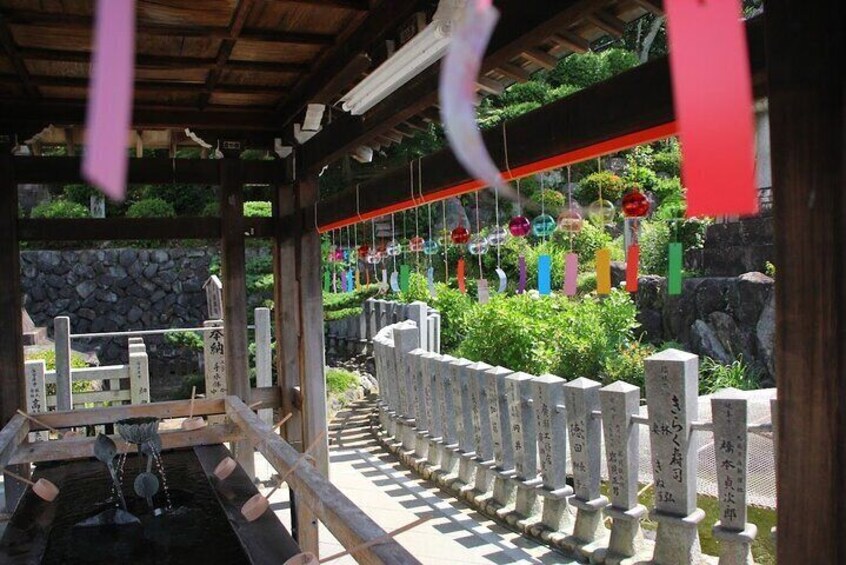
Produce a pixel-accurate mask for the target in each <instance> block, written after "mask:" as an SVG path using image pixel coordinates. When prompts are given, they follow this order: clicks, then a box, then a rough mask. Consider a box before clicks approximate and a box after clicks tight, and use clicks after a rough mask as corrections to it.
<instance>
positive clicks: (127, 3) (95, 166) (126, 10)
mask: <svg viewBox="0 0 846 565" xmlns="http://www.w3.org/2000/svg"><path fill="white" fill-rule="evenodd" d="M95 21H96V27H95V29H94V51H93V54H92V59H93V65H92V68H91V87H90V96H89V98H88V112H87V115H86V117H85V136H86V140H85V141H86V146H85V154H84V155H83V158H82V174H83V176H84V177H85V179H86V180H87V181H88V182H90V183H91V184H93V185H95V186H97V187H98V188H99V189H100V190H102V191H103V192H104V193H105V194H106V195H107V196H108V197H109V198H111V199H112V200H117V201H122V200H123V198H124V195H125V194H126V170H127V166H128V159H129V153H128V151H127V149H126V147H127V141H128V139H129V127H130V125H131V124H132V92H133V82H134V80H135V0H98V2H97V8H96V20H95Z"/></svg>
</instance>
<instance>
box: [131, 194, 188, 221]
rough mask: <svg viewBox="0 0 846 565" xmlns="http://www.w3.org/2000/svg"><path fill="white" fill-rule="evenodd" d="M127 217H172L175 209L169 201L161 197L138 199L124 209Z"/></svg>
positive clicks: (174, 215) (174, 214)
mask: <svg viewBox="0 0 846 565" xmlns="http://www.w3.org/2000/svg"><path fill="white" fill-rule="evenodd" d="M126 217H127V218H174V217H176V210H174V209H173V205H172V204H170V203H169V202H167V201H165V200H162V199H161V198H145V199H144V200H139V201H138V202H136V203H135V204H133V205H132V206H130V207H129V209H128V210H127V211H126Z"/></svg>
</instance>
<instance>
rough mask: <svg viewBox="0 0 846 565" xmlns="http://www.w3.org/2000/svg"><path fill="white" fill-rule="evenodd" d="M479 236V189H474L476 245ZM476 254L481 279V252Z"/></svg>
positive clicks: (480, 226)
mask: <svg viewBox="0 0 846 565" xmlns="http://www.w3.org/2000/svg"><path fill="white" fill-rule="evenodd" d="M481 237H482V223H481V221H480V220H479V191H478V190H477V191H476V243H477V245H478V244H479V241H481V240H480V239H479V238H481ZM479 251H481V250H479ZM477 255H478V256H479V278H480V279H481V278H483V277H482V253H481V252H479V253H477Z"/></svg>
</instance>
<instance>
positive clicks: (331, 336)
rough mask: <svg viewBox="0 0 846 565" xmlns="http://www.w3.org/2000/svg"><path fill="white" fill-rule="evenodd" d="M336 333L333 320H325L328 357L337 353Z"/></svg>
mask: <svg viewBox="0 0 846 565" xmlns="http://www.w3.org/2000/svg"><path fill="white" fill-rule="evenodd" d="M337 342H338V334H337V329H336V322H335V320H329V321H328V322H326V354H327V355H329V356H330V357H331V356H333V355H336V354H337V353H338V347H337V346H338V343H337Z"/></svg>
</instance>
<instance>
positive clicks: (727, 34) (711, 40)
mask: <svg viewBox="0 0 846 565" xmlns="http://www.w3.org/2000/svg"><path fill="white" fill-rule="evenodd" d="M664 9H665V10H666V11H667V34H668V39H669V44H670V49H669V51H670V70H671V71H672V73H671V74H672V80H673V100H674V102H675V110H676V120H677V122H678V125H679V139H680V141H681V147H682V155H683V159H682V182H683V184H684V186H685V187H687V215H688V216H725V215H746V214H754V213H756V212H757V211H758V194H757V191H756V189H755V182H754V179H755V177H754V174H755V159H754V153H753V151H754V147H755V143H754V131H753V115H754V114H753V112H754V110H753V104H752V80H751V76H750V72H749V55H748V48H747V44H746V30H745V27H744V25H745V24H744V21H743V18H742V17H741V2H740V0H698V1H696V2H694V1H691V0H688V1H672V2H664ZM705 45H707V46H708V48H707V49H704V48H703V46H705Z"/></svg>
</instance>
